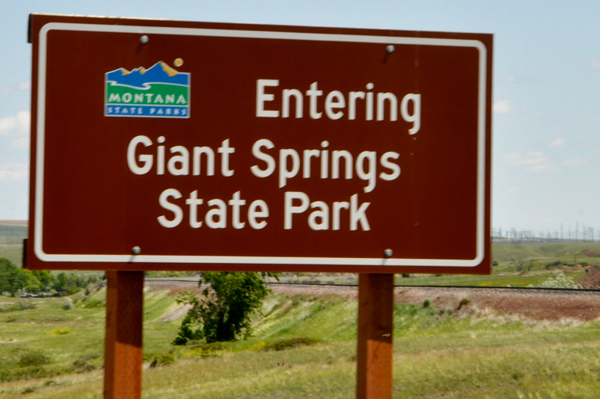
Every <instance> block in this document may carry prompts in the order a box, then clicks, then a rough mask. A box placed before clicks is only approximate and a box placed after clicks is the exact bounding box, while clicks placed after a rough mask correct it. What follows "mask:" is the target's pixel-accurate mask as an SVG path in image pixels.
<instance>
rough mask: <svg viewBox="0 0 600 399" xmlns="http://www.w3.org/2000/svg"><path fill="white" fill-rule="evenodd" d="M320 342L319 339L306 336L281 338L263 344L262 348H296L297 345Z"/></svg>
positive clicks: (269, 349)
mask: <svg viewBox="0 0 600 399" xmlns="http://www.w3.org/2000/svg"><path fill="white" fill-rule="evenodd" d="M320 342H321V341H320V340H318V339H315V338H307V337H300V338H289V339H282V340H280V341H276V342H273V343H270V344H267V345H265V347H264V350H265V351H282V350H285V349H291V348H296V347H298V346H307V345H315V344H318V343H320Z"/></svg>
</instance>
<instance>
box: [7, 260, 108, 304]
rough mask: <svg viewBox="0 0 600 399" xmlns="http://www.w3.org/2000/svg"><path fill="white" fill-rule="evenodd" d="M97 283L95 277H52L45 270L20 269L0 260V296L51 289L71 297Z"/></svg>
mask: <svg viewBox="0 0 600 399" xmlns="http://www.w3.org/2000/svg"><path fill="white" fill-rule="evenodd" d="M98 281H99V279H98V277H96V276H90V277H85V276H80V275H76V274H74V273H71V274H66V273H60V274H59V275H57V276H54V275H52V274H51V273H50V272H48V271H47V270H27V269H22V268H20V267H17V266H15V265H14V264H13V263H12V262H11V261H10V260H8V259H6V258H0V294H2V293H9V294H10V295H13V296H14V295H15V294H16V293H17V292H18V291H25V292H28V293H33V294H37V293H40V292H43V291H50V290H52V289H53V290H55V291H56V292H59V293H60V294H61V295H72V294H75V293H77V292H79V291H81V290H82V289H83V288H85V287H86V286H87V285H89V284H93V283H97V282H98Z"/></svg>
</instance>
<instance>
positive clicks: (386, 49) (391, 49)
mask: <svg viewBox="0 0 600 399" xmlns="http://www.w3.org/2000/svg"><path fill="white" fill-rule="evenodd" d="M394 50H396V47H394V46H392V45H391V44H390V45H389V46H387V47H386V48H385V51H387V52H388V53H389V54H392V53H393V52H394Z"/></svg>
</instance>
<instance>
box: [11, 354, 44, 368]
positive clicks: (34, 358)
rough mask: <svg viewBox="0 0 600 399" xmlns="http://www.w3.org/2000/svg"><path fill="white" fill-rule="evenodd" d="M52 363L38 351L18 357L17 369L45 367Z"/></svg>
mask: <svg viewBox="0 0 600 399" xmlns="http://www.w3.org/2000/svg"><path fill="white" fill-rule="evenodd" d="M50 363H52V359H51V358H50V357H48V356H46V355H44V354H43V353H42V352H39V351H28V352H25V353H23V354H22V355H21V356H20V357H19V363H18V365H19V367H31V366H45V365H47V364H50Z"/></svg>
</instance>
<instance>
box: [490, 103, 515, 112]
mask: <svg viewBox="0 0 600 399" xmlns="http://www.w3.org/2000/svg"><path fill="white" fill-rule="evenodd" d="M513 108H514V107H513V104H512V102H511V101H510V100H501V101H496V102H495V103H494V105H493V106H492V111H494V113H495V114H508V113H509V112H511V111H512V110H513Z"/></svg>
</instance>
